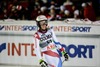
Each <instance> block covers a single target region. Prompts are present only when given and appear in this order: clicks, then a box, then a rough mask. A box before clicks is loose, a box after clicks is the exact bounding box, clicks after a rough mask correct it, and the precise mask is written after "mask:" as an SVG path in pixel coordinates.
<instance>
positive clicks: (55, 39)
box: [51, 29, 64, 52]
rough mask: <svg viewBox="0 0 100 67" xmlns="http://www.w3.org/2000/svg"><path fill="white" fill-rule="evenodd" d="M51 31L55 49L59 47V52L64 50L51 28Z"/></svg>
mask: <svg viewBox="0 0 100 67" xmlns="http://www.w3.org/2000/svg"><path fill="white" fill-rule="evenodd" d="M51 31H52V36H53V42H54V43H55V45H56V47H57V49H59V50H60V51H61V52H62V51H64V48H63V47H62V44H61V43H60V42H59V41H58V40H57V37H56V35H55V33H54V31H53V29H51Z"/></svg>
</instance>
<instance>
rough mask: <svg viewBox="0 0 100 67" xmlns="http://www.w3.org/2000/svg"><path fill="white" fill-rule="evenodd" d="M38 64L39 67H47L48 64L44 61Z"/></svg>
mask: <svg viewBox="0 0 100 67" xmlns="http://www.w3.org/2000/svg"><path fill="white" fill-rule="evenodd" d="M39 64H40V66H41V67H48V64H47V63H46V62H45V61H44V60H40V63H39Z"/></svg>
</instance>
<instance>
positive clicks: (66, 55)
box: [64, 53, 68, 61]
mask: <svg viewBox="0 0 100 67" xmlns="http://www.w3.org/2000/svg"><path fill="white" fill-rule="evenodd" d="M64 57H65V61H67V60H68V54H67V53H65V54H64Z"/></svg>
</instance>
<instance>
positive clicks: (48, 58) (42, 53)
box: [34, 15, 68, 67]
mask: <svg viewBox="0 0 100 67" xmlns="http://www.w3.org/2000/svg"><path fill="white" fill-rule="evenodd" d="M36 24H37V26H38V27H39V29H38V31H37V32H36V33H35V34H34V38H35V52H36V56H37V57H38V58H39V64H40V66H41V67H62V62H63V61H62V59H61V56H60V54H59V51H60V52H61V54H62V55H63V56H64V58H65V60H68V54H67V52H66V51H65V49H64V48H63V47H62V45H61V44H60V42H58V40H57V38H56V36H55V33H54V31H53V29H52V27H48V21H47V18H46V16H44V15H39V16H37V18H36Z"/></svg>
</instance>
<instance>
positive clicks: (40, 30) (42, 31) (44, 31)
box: [39, 29, 47, 33]
mask: <svg viewBox="0 0 100 67" xmlns="http://www.w3.org/2000/svg"><path fill="white" fill-rule="evenodd" d="M39 32H41V33H46V32H47V29H45V30H43V29H39Z"/></svg>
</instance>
